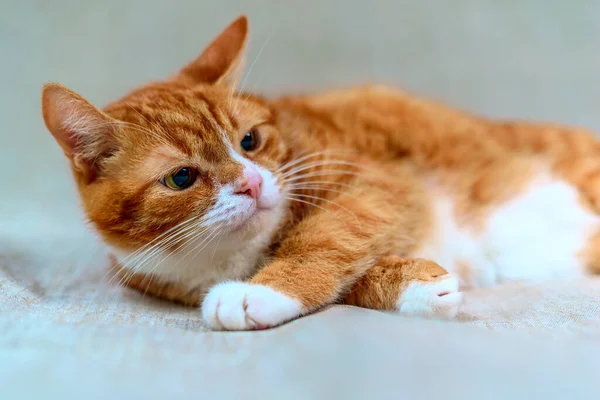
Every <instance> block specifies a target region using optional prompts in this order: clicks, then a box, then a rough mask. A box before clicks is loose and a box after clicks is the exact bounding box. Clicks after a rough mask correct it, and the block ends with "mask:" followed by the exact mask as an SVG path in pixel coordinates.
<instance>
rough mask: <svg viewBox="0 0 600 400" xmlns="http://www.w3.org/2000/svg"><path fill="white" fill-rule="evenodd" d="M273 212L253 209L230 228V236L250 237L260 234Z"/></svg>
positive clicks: (264, 209)
mask: <svg viewBox="0 0 600 400" xmlns="http://www.w3.org/2000/svg"><path fill="white" fill-rule="evenodd" d="M272 212H273V210H271V209H267V208H258V207H257V208H255V209H254V210H253V211H251V212H249V213H248V215H247V216H246V218H244V219H242V220H241V221H240V222H238V223H236V224H235V225H233V226H231V227H230V228H229V229H230V231H229V232H230V233H231V234H234V235H236V234H240V235H252V234H256V233H258V232H260V231H261V230H262V229H263V228H264V227H265V225H266V223H267V221H268V220H269V218H270V214H272Z"/></svg>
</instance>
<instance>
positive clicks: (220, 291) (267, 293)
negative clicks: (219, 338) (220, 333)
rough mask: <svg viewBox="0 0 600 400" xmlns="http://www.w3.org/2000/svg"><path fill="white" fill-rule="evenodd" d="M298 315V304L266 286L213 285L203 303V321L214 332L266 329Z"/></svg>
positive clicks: (229, 283) (242, 283) (234, 283)
mask: <svg viewBox="0 0 600 400" xmlns="http://www.w3.org/2000/svg"><path fill="white" fill-rule="evenodd" d="M301 314H302V307H301V305H300V303H299V302H298V301H297V300H294V299H292V298H290V297H288V296H286V295H285V294H283V293H280V292H277V291H275V290H273V289H271V288H269V287H267V286H263V285H253V284H250V283H245V282H225V283H221V284H219V285H216V286H214V287H213V288H212V289H211V290H210V291H209V292H208V295H207V296H206V298H205V299H204V302H203V303H202V318H203V319H204V322H205V323H206V325H207V326H208V327H209V328H211V329H213V330H228V331H243V330H253V329H266V328H270V327H273V326H276V325H280V324H282V323H283V322H286V321H288V320H291V319H293V318H296V317H298V316H300V315H301Z"/></svg>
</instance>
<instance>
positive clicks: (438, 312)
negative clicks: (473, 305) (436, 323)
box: [396, 275, 463, 319]
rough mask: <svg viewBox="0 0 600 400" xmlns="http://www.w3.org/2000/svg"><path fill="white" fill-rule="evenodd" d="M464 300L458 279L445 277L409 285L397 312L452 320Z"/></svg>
mask: <svg viewBox="0 0 600 400" xmlns="http://www.w3.org/2000/svg"><path fill="white" fill-rule="evenodd" d="M462 298H463V294H462V293H461V292H460V291H459V290H458V279H456V278H455V277H453V276H451V275H443V276H439V277H435V279H432V280H431V281H414V282H411V283H409V284H408V286H407V287H406V288H405V289H404V290H403V291H402V292H401V293H400V296H399V298H398V301H397V302H396V310H397V311H398V312H399V313H401V314H404V315H414V316H422V317H434V318H448V319H450V318H454V317H455V316H456V314H457V313H458V309H459V307H460V305H461V304H462Z"/></svg>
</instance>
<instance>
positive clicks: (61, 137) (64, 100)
mask: <svg viewBox="0 0 600 400" xmlns="http://www.w3.org/2000/svg"><path fill="white" fill-rule="evenodd" d="M42 116H43V118H44V123H45V124H46V127H47V128H48V130H49V131H50V133H51V134H52V136H54V139H55V140H56V142H57V143H58V144H59V145H60V147H61V148H62V150H63V152H64V153H65V155H66V156H67V157H68V158H69V159H70V160H71V162H72V164H73V167H74V168H75V170H76V171H78V172H81V173H83V174H85V175H86V176H87V177H88V178H91V179H93V177H94V176H95V174H96V172H97V171H96V167H97V162H98V161H99V160H100V159H101V158H103V157H105V156H106V155H108V154H111V153H112V152H113V151H114V149H115V144H116V143H115V140H114V131H115V123H117V122H118V121H116V120H114V119H113V118H111V117H109V116H108V115H106V114H104V113H103V112H102V111H100V110H98V109H97V108H96V107H94V106H93V105H92V104H91V103H90V102H88V101H87V100H86V99H84V98H83V97H81V96H80V95H78V94H77V93H75V92H73V91H72V90H70V89H67V88H66V87H64V86H62V85H59V84H56V83H48V84H46V85H44V89H43V90H42Z"/></svg>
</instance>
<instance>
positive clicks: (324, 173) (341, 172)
mask: <svg viewBox="0 0 600 400" xmlns="http://www.w3.org/2000/svg"><path fill="white" fill-rule="evenodd" d="M330 175H349V176H360V174H359V173H356V172H355V171H347V170H346V171H344V170H320V171H313V172H308V173H305V174H302V175H296V176H293V177H291V178H286V179H285V180H283V183H286V184H287V183H290V182H295V181H298V180H302V179H307V178H314V177H319V176H330Z"/></svg>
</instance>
